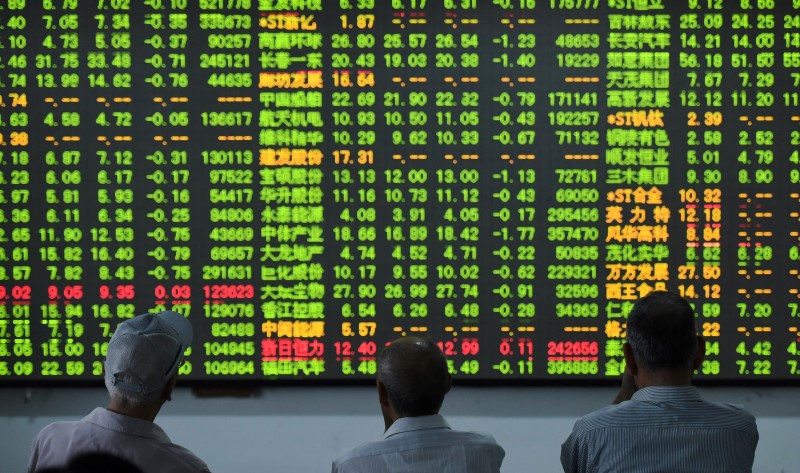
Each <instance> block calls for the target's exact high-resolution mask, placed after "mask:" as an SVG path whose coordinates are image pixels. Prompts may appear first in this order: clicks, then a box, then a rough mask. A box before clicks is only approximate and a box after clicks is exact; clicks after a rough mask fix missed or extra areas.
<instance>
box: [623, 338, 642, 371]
mask: <svg viewBox="0 0 800 473" xmlns="http://www.w3.org/2000/svg"><path fill="white" fill-rule="evenodd" d="M622 353H623V354H624V355H625V369H626V370H628V372H629V373H630V374H631V376H633V378H634V379H636V376H638V375H639V365H638V364H637V363H636V358H634V356H633V348H631V345H630V344H629V343H628V342H625V344H623V345H622Z"/></svg>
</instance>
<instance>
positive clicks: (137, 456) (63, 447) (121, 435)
mask: <svg viewBox="0 0 800 473" xmlns="http://www.w3.org/2000/svg"><path fill="white" fill-rule="evenodd" d="M92 453H106V454H110V455H114V456H116V457H118V458H121V459H123V460H127V461H128V462H129V463H131V464H132V465H134V466H136V467H138V468H139V469H140V470H141V471H142V472H159V473H208V471H209V470H208V467H207V466H206V464H205V463H203V461H202V460H200V459H199V458H197V457H196V456H195V455H194V454H193V453H192V452H190V451H189V450H187V449H185V448H183V447H181V446H179V445H175V444H174V443H172V441H171V440H170V439H169V437H167V434H166V433H165V432H164V431H163V430H162V429H161V427H159V426H157V425H156V424H154V423H152V422H148V421H146V420H143V419H137V418H134V417H129V416H124V415H122V414H117V413H116V412H112V411H109V410H108V409H104V408H102V407H98V408H97V409H95V410H93V411H92V412H91V413H90V414H89V415H88V416H86V417H84V418H83V420H81V421H79V422H54V423H52V424H50V425H48V426H47V427H45V428H44V429H42V431H41V432H39V435H37V436H36V439H35V440H34V441H33V445H32V446H31V457H30V460H29V461H28V473H34V472H36V471H42V470H47V469H50V468H63V467H65V466H66V465H67V463H69V462H70V461H71V460H72V459H73V458H75V457H78V456H81V455H86V454H92Z"/></svg>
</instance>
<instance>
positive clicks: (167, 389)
mask: <svg viewBox="0 0 800 473" xmlns="http://www.w3.org/2000/svg"><path fill="white" fill-rule="evenodd" d="M177 382H178V372H177V371H176V372H175V375H174V376H173V377H172V379H170V380H169V382H168V383H167V384H166V385H164V391H162V393H161V398H162V399H164V400H165V401H171V400H172V390H173V389H175V383H177Z"/></svg>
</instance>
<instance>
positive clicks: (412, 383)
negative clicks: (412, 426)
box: [378, 337, 450, 417]
mask: <svg viewBox="0 0 800 473" xmlns="http://www.w3.org/2000/svg"><path fill="white" fill-rule="evenodd" d="M378 381H380V382H381V383H382V384H383V385H384V386H385V387H386V391H387V394H388V396H389V400H390V401H391V403H392V406H393V407H394V409H395V410H396V411H397V413H398V414H399V415H400V416H401V417H416V416H424V415H433V414H437V413H438V412H439V408H441V407H442V402H443V401H444V396H445V395H446V394H447V392H448V391H449V390H450V373H449V371H448V369H447V360H446V359H445V356H444V353H442V350H440V349H439V347H438V346H437V345H436V344H435V343H433V342H432V341H431V340H429V339H427V338H418V337H408V338H401V339H399V340H395V341H394V342H392V343H391V344H390V345H389V346H387V347H386V348H384V349H383V351H382V352H381V354H380V356H379V357H378Z"/></svg>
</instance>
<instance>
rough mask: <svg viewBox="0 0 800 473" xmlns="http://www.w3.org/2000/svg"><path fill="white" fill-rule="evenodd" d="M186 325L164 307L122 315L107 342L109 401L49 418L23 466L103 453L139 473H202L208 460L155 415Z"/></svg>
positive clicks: (35, 467)
mask: <svg viewBox="0 0 800 473" xmlns="http://www.w3.org/2000/svg"><path fill="white" fill-rule="evenodd" d="M191 342H192V325H191V324H190V323H189V321H188V320H186V318H185V317H184V316H182V315H181V314H178V313H176V312H172V311H164V312H161V313H158V314H144V315H139V316H137V317H134V318H132V319H130V320H126V321H125V322H122V323H121V324H119V326H118V327H117V330H116V331H115V332H114V336H112V337H111V341H110V342H109V343H108V352H107V354H106V361H105V382H106V389H108V394H109V397H110V400H109V403H108V408H105V409H104V408H102V407H98V408H96V409H95V410H94V411H92V413H91V414H89V415H88V416H86V417H84V418H83V420H81V421H79V422H55V423H53V424H50V425H48V426H47V427H45V428H44V429H42V431H41V432H39V435H37V436H36V439H35V440H34V442H33V446H32V447H31V457H30V460H29V462H28V473H34V472H37V471H43V470H47V469H50V468H61V467H64V466H65V465H66V464H68V463H69V462H70V461H71V460H72V459H73V458H75V457H78V456H81V455H86V454H92V453H104V454H109V455H114V456H117V457H119V458H120V459H123V460H126V461H128V462H130V463H131V464H132V465H135V466H136V467H138V468H139V469H141V470H142V471H144V472H162V473H190V472H191V473H204V472H208V471H209V470H208V467H207V466H206V464H205V463H204V462H203V461H202V460H200V459H199V458H197V457H196V456H195V455H194V454H193V453H192V452H190V451H189V450H187V449H185V448H183V447H180V446H178V445H175V444H174V443H172V441H171V440H170V439H169V437H167V434H166V433H165V432H164V431H163V430H162V429H161V427H159V426H158V425H156V424H155V423H154V422H153V420H154V419H155V418H156V415H158V412H159V411H160V410H161V406H162V405H164V402H166V401H168V400H170V396H171V394H172V389H173V388H174V387H175V382H176V381H177V379H178V368H179V367H180V365H181V364H182V362H183V353H184V351H185V350H186V348H187V347H188V346H189V345H190V344H191Z"/></svg>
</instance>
